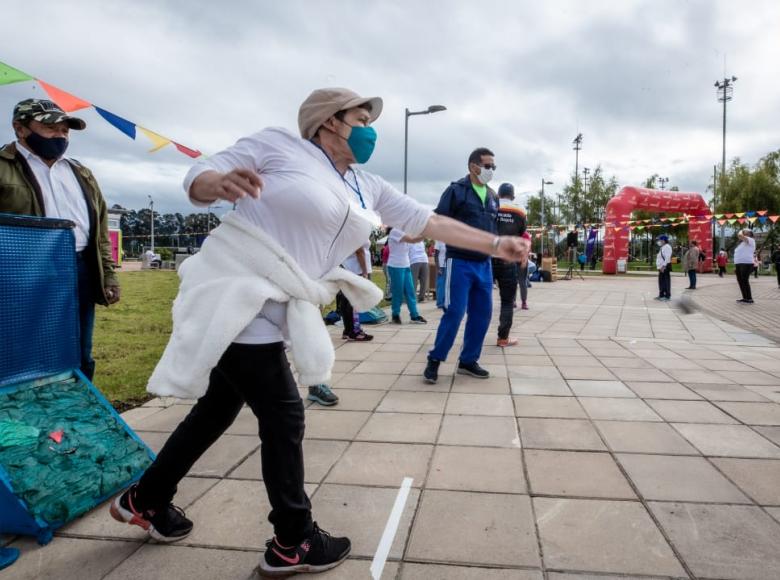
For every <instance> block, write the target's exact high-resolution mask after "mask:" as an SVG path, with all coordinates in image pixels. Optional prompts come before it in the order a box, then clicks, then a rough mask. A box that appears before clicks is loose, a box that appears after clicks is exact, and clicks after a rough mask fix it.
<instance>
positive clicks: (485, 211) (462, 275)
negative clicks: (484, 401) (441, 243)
mask: <svg viewBox="0 0 780 580" xmlns="http://www.w3.org/2000/svg"><path fill="white" fill-rule="evenodd" d="M468 168H469V174H468V175H467V176H466V177H463V178H462V179H459V180H458V181H455V182H453V183H451V184H450V186H449V187H448V188H447V189H446V190H445V192H444V193H443V194H442V196H441V199H440V200H439V205H438V207H437V208H436V210H435V211H436V213H437V214H438V215H441V216H448V217H450V218H452V219H454V220H456V221H458V222H461V223H464V224H467V225H469V226H471V227H473V228H477V229H478V230H482V231H483V232H486V233H489V234H492V235H494V234H496V232H497V225H496V220H497V218H498V207H499V202H498V196H497V195H496V192H495V191H493V190H492V189H491V188H490V187H489V186H488V183H489V182H490V180H491V179H493V172H494V171H495V169H496V164H495V157H494V155H493V152H492V151H491V150H490V149H487V148H485V147H480V148H478V149H475V150H474V151H472V152H471V155H469V159H468ZM507 237H513V236H507ZM513 239H517V240H518V241H519V240H521V238H519V237H514V238H513ZM445 241H447V240H445ZM522 243H523V244H526V243H527V242H526V241H525V240H522ZM491 254H492V252H482V251H474V250H473V249H470V248H468V247H467V246H463V245H460V244H458V243H450V242H449V241H447V273H448V279H447V283H446V285H445V288H444V292H445V297H444V315H443V316H442V318H441V321H440V322H439V328H438V329H437V330H436V342H435V343H434V346H433V349H432V350H431V351H430V352H429V353H428V364H427V365H426V367H425V371H424V372H423V378H424V380H425V382H426V383H431V384H433V383H435V382H436V381H437V380H438V379H439V365H440V364H441V362H442V361H444V360H447V355H448V354H449V352H450V349H451V348H452V345H453V344H454V343H455V336H456V335H457V333H458V329H459V328H460V323H461V321H462V320H463V316H464V315H466V316H467V319H466V330H465V335H464V337H463V349H462V350H461V352H460V355H459V357H458V368H457V372H458V374H463V375H469V376H472V377H477V378H480V379H486V378H488V377H489V376H490V373H489V372H488V371H487V370H485V369H483V368H482V367H481V366H480V365H479V356H480V354H481V353H482V342H483V341H484V339H485V334H486V333H487V330H488V326H490V317H491V315H492V313H493V270H492V267H491V261H490V257H491Z"/></svg>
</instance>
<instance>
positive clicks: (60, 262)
mask: <svg viewBox="0 0 780 580" xmlns="http://www.w3.org/2000/svg"><path fill="white" fill-rule="evenodd" d="M77 296H78V294H77V271H76V256H75V250H74V238H73V223H72V222H69V221H67V220H56V219H47V218H35V217H27V216H14V215H8V214H0V419H1V418H2V417H3V411H4V408H3V405H5V407H6V408H5V411H6V413H5V414H8V413H9V412H10V409H11V403H10V400H11V398H12V397H16V398H19V397H22V398H26V397H28V396H29V397H31V398H32V397H34V396H39V397H40V396H45V397H52V396H55V397H56V394H57V392H58V391H57V389H58V388H59V389H61V390H60V391H59V392H60V393H64V392H65V391H64V387H63V385H69V387H68V388H69V389H70V388H72V389H73V390H74V391H78V392H77V393H76V394H75V395H74V396H80V397H81V404H82V405H85V406H86V408H88V409H89V413H85V415H89V416H90V417H93V418H94V420H95V421H97V420H98V419H99V421H100V422H101V424H102V425H106V424H110V425H111V427H112V437H113V436H115V435H116V434H117V433H120V434H121V437H122V438H123V439H124V440H126V442H127V445H129V446H130V447H132V448H134V449H137V448H138V446H140V448H141V451H140V453H142V454H144V455H145V457H144V460H145V461H146V460H147V459H148V461H146V464H148V462H151V461H152V460H153V459H154V454H153V453H152V452H151V450H149V448H148V447H147V446H146V445H145V444H144V443H143V441H142V440H141V439H140V438H139V437H138V436H137V435H136V434H135V433H134V432H133V430H132V429H131V428H130V427H129V426H128V425H127V424H126V423H125V422H124V421H123V420H122V418H121V417H120V416H119V415H118V414H117V413H116V411H115V410H114V409H113V407H112V406H111V404H110V403H109V402H108V401H107V400H106V399H105V397H103V395H102V394H101V393H100V392H99V391H98V390H97V389H96V388H95V386H94V385H92V384H91V383H90V382H89V381H88V380H87V379H86V377H84V375H83V374H81V372H80V371H79V370H78V366H79V361H80V350H79V348H80V347H79V332H78V328H79V323H78V298H77ZM76 385H78V386H76ZM79 393H83V394H79ZM76 423H78V422H76ZM81 423H83V422H81ZM38 427H41V426H40V425H39V426H38ZM44 427H45V426H44ZM79 429H81V431H82V433H79V431H78V429H77V428H76V427H74V428H73V431H72V436H73V437H74V440H78V438H79V437H82V438H83V441H87V440H88V438H87V435H85V433H86V432H87V431H90V429H89V424H86V425H84V424H82V425H80V427H79ZM46 435H47V434H46V432H45V429H43V430H42V439H41V440H42V441H44V440H45V438H46ZM98 437H99V435H98ZM90 445H92V446H94V445H95V438H94V437H93V438H92V439H91V440H90ZM4 449H5V450H13V449H12V447H11V446H8V445H7V446H5V447H4ZM20 449H21V448H20ZM51 449H52V453H60V450H58V449H57V447H56V444H55V443H54V442H52V444H51ZM85 451H86V450H85ZM72 453H73V454H74V458H75V457H76V456H77V455H78V453H79V451H78V450H74V451H73V452H72ZM138 453H139V452H137V453H136V455H135V460H134V461H133V463H128V464H127V465H125V466H123V465H122V463H121V460H120V461H119V462H116V463H112V464H111V465H110V469H112V470H113V471H112V473H111V475H112V477H109V476H108V469H109V467H106V477H105V480H106V481H109V482H110V485H109V486H108V487H107V486H106V485H101V486H97V487H98V489H99V490H100V491H95V490H91V491H90V493H86V492H85V493H84V497H83V498H82V499H83V501H82V503H81V507H80V509H79V510H75V513H70V515H68V516H67V517H64V518H61V519H58V518H52V519H45V518H42V517H41V516H40V515H36V510H35V509H33V508H34V506H32V505H31V504H30V503H28V502H26V501H25V500H24V499H22V498H21V497H19V494H18V493H17V492H15V490H14V477H12V475H13V474H18V473H19V472H20V470H19V468H18V466H15V469H16V471H13V469H12V468H11V467H10V466H9V465H4V464H3V463H1V462H0V533H6V534H25V535H32V536H35V537H36V538H37V539H38V541H39V542H40V543H42V544H43V543H47V542H48V541H50V540H51V537H52V533H53V531H54V530H55V529H57V528H58V527H60V526H62V525H63V524H65V523H67V522H68V521H69V520H70V519H73V517H75V516H77V515H80V513H83V511H85V510H86V509H87V508H91V507H94V506H96V505H98V504H100V503H102V502H103V501H105V500H107V499H108V498H110V497H111V496H113V495H114V494H116V493H117V492H119V491H120V490H121V489H123V488H124V487H126V486H127V485H130V484H131V483H132V482H134V481H136V480H137V479H138V478H140V476H141V474H142V473H143V470H144V469H143V467H139V466H138V465H137V463H138ZM60 454H61V453H60ZM99 465H100V467H99V468H98V469H102V468H103V463H102V462H100V463H99ZM41 469H44V467H43V465H42V466H41ZM46 469H49V468H48V467H46ZM117 472H119V473H120V477H121V480H120V479H118V478H117ZM125 472H126V473H125ZM42 473H43V472H42ZM64 479H66V478H65V477H64V476H63V478H58V477H56V476H52V477H49V478H47V480H46V486H47V487H46V489H44V490H40V491H41V493H42V494H44V493H45V494H47V495H48V496H50V497H51V496H56V495H57V494H60V493H61V494H62V497H63V498H66V497H68V498H69V499H72V496H68V495H67V494H72V489H68V488H67V486H62V481H63V480H64ZM101 483H104V481H103V480H102V478H101ZM58 484H59V485H60V486H62V489H57V486H58ZM28 491H29V490H28ZM65 511H67V510H65Z"/></svg>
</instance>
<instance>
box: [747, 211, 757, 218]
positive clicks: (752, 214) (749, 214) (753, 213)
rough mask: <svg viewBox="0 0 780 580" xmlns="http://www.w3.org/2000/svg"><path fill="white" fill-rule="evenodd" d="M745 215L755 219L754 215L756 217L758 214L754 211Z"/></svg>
mask: <svg viewBox="0 0 780 580" xmlns="http://www.w3.org/2000/svg"><path fill="white" fill-rule="evenodd" d="M745 215H746V216H747V217H753V216H754V215H756V212H754V211H746V212H745Z"/></svg>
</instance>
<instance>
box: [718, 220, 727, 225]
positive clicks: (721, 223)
mask: <svg viewBox="0 0 780 580" xmlns="http://www.w3.org/2000/svg"><path fill="white" fill-rule="evenodd" d="M726 221H727V220H718V223H719V224H720V225H724V224H725V223H726Z"/></svg>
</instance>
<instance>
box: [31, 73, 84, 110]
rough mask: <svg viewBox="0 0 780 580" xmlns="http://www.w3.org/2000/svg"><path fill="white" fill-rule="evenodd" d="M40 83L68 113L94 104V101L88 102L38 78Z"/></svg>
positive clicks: (51, 97) (52, 98) (50, 96)
mask: <svg viewBox="0 0 780 580" xmlns="http://www.w3.org/2000/svg"><path fill="white" fill-rule="evenodd" d="M38 84H39V85H41V87H42V88H43V90H44V91H46V94H47V95H49V98H50V99H51V100H52V101H54V102H55V103H57V104H58V105H59V106H60V108H61V109H62V110H63V111H65V112H66V113H72V112H73V111H78V110H80V109H86V108H87V107H91V106H92V103H88V102H87V101H85V100H84V99H80V98H78V97H77V96H75V95H71V94H70V93H66V92H65V91H63V90H62V89H58V88H57V87H55V86H54V85H50V84H48V83H45V82H43V81H42V80H41V79H38Z"/></svg>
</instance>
